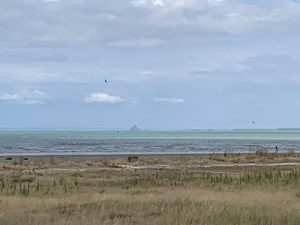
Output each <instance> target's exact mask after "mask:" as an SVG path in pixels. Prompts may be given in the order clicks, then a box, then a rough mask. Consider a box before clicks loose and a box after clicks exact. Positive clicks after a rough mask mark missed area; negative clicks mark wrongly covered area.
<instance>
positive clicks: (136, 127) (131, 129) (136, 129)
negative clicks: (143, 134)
mask: <svg viewBox="0 0 300 225" xmlns="http://www.w3.org/2000/svg"><path fill="white" fill-rule="evenodd" d="M129 131H132V132H137V131H142V130H141V129H140V128H138V126H137V125H134V126H132V127H131V128H130V129H129Z"/></svg>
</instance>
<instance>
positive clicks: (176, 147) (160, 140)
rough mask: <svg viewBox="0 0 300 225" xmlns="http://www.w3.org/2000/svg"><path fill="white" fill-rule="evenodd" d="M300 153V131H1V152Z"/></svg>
mask: <svg viewBox="0 0 300 225" xmlns="http://www.w3.org/2000/svg"><path fill="white" fill-rule="evenodd" d="M275 146H278V148H279V151H288V150H290V149H292V150H294V151H296V152H300V132H284V131H281V132H280V131H264V132H263V131H260V132H254V131H222V132H221V131H218V132H216V131H210V132H204V131H201V132H200V131H198V132H158V131H155V132H154V131H143V132H127V131H122V132H100V131H99V132H98V131H86V132H83V131H58V132H55V131H51V132H50V131H49V132H42V131H35V132H33V131H31V132H21V131H10V132H4V131H2V132H0V154H1V155H18V154H24V155H45V154H74V155H77V154H79V155H80V154H88V155H93V154H100V155H101V154H131V153H133V154H134V153H135V154H138V153H139V154H172V153H173V154H175V153H176V154H187V153H189V154H192V153H194V154H197V153H203V154H205V153H211V152H216V153H218V152H224V151H229V152H249V151H255V150H256V149H257V148H267V149H268V150H269V151H274V150H275Z"/></svg>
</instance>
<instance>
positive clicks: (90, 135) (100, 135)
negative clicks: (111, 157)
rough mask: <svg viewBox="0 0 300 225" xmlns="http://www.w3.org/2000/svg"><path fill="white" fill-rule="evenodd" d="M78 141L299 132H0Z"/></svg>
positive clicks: (274, 136) (278, 136)
mask: <svg viewBox="0 0 300 225" xmlns="http://www.w3.org/2000/svg"><path fill="white" fill-rule="evenodd" d="M9 136H14V137H19V138H28V137H33V138H58V139H63V138H78V139H211V140H217V139H223V140H228V139H232V140H242V139H246V140H251V139H253V140H300V131H198V132H196V131H141V132H129V131H120V132H117V131H0V137H9Z"/></svg>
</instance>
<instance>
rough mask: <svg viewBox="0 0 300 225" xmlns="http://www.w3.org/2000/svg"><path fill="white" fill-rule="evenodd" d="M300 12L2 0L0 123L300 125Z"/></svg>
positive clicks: (209, 0) (289, 7)
mask: <svg viewBox="0 0 300 225" xmlns="http://www.w3.org/2000/svg"><path fill="white" fill-rule="evenodd" d="M299 21H300V1H299V0H298V1H296V0H272V1H270V0H251V1H250V0H122V1H120V0H118V1H117V0H1V2H0V128H46V129H47V128H82V129H122V128H123V129H126V128H129V127H131V126H133V125H134V124H137V125H138V126H139V127H140V128H142V129H154V130H156V129H157V130H163V129H232V128H282V127H291V128H295V127H300V113H299V111H300V41H299V40H300V22H299ZM105 80H106V81H107V82H105ZM252 121H255V123H254V124H253V123H252Z"/></svg>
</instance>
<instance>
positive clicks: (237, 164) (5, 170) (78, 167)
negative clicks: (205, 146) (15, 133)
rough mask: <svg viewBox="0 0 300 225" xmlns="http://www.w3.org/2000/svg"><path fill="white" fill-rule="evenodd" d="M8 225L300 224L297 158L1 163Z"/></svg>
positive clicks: (0, 216) (1, 203)
mask: <svg viewBox="0 0 300 225" xmlns="http://www.w3.org/2000/svg"><path fill="white" fill-rule="evenodd" d="M0 224H1V225H24V224H32V225H37V224H40V225H50V224H53V225H54V224H55V225H61V224H64V225H65V224H68V225H69V224H70V225H71V224H72V225H79V224H82V225H83V224H84V225H96V224H97V225H98V224H116V225H119V224H142V225H146V224H149V225H150V224H151V225H152V224H158V225H160V224H161V225H166V224H178V225H185V224H195V225H238V224H241V225H280V224H282V225H286V224H289V225H294V224H295V225H299V224H300V158H298V156H297V155H296V154H260V153H259V154H258V153H257V154H243V155H228V154H224V155H218V156H217V155H209V156H173V157H172V156H144V157H139V158H135V157H133V158H129V160H128V158H127V157H112V158H108V157H106V158H99V159H95V160H93V159H89V160H85V159H84V160H72V159H68V160H65V159H60V158H51V159H49V160H42V159H38V158H36V159H32V160H29V161H26V162H24V161H23V160H16V159H14V160H12V161H9V162H8V161H5V162H4V161H3V160H2V162H1V164H0Z"/></svg>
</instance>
